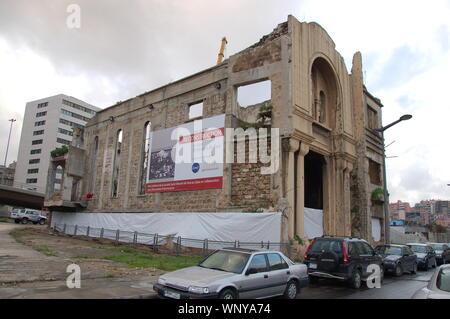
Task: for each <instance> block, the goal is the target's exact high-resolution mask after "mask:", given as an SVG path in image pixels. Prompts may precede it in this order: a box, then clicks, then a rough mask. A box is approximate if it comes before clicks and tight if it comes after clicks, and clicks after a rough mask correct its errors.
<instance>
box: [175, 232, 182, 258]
mask: <svg viewBox="0 0 450 319" xmlns="http://www.w3.org/2000/svg"><path fill="white" fill-rule="evenodd" d="M180 250H181V237H180V236H178V237H177V245H176V246H175V252H176V254H177V255H178V254H179V253H180Z"/></svg>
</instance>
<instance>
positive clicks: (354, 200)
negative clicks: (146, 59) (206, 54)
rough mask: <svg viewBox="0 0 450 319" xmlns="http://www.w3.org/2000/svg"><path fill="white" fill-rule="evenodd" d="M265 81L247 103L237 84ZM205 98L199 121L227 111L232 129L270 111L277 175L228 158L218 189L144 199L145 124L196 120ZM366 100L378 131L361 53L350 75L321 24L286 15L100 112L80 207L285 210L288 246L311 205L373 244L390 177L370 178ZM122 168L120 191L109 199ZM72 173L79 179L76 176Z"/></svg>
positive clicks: (376, 146)
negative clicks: (202, 66)
mask: <svg viewBox="0 0 450 319" xmlns="http://www.w3.org/2000/svg"><path fill="white" fill-rule="evenodd" d="M264 80H268V81H270V84H271V92H270V96H271V98H270V100H269V101H264V102H261V103H259V104H256V105H253V106H250V107H247V108H243V107H241V106H240V105H239V103H238V102H237V100H238V88H239V87H242V86H246V85H249V84H253V83H256V82H259V81H264ZM198 102H203V114H202V117H203V118H208V117H211V116H214V115H219V114H225V127H229V128H230V127H233V128H235V127H241V126H245V125H249V124H255V122H256V121H257V120H258V118H259V115H260V114H259V113H260V112H261V105H263V104H264V103H266V104H268V105H270V106H271V113H270V120H269V124H268V125H270V126H271V127H272V128H279V129H280V140H279V143H278V144H279V145H280V149H279V152H280V168H279V169H278V170H277V171H276V172H275V173H274V174H271V175H261V174H260V168H261V166H262V164H261V163H259V162H258V163H227V164H224V176H223V187H222V189H210V190H197V191H185V192H163V193H149V194H144V193H142V182H141V176H142V169H143V164H142V163H143V152H144V139H145V125H146V123H148V122H150V123H151V130H152V131H156V130H160V129H164V128H169V127H173V126H176V125H179V124H183V123H186V122H189V121H190V120H189V116H188V112H189V106H190V105H192V104H195V103H198ZM368 105H370V108H371V109H372V111H373V109H375V111H376V112H377V120H376V121H377V122H376V123H377V124H378V125H380V126H381V106H382V105H381V103H380V102H379V100H377V99H375V98H374V97H372V96H371V95H370V94H369V93H368V92H367V90H366V89H365V88H364V86H363V78H362V62H361V55H360V54H359V53H356V54H355V57H354V61H353V67H352V71H351V73H350V74H349V73H348V71H347V68H346V66H345V64H344V60H343V58H342V57H341V56H340V54H339V53H338V52H337V51H336V50H335V44H334V43H333V41H332V39H331V38H330V37H329V35H328V34H327V33H326V31H325V30H324V29H323V28H322V27H321V26H320V25H318V24H316V23H300V22H299V21H297V20H296V19H295V18H294V17H293V16H289V17H288V21H287V22H284V23H282V24H280V25H278V26H277V28H276V29H275V30H274V31H273V32H272V33H271V34H269V35H267V36H265V37H263V38H262V39H261V40H260V41H259V42H258V43H256V44H255V45H253V46H251V47H249V48H247V49H245V50H243V51H241V52H239V53H237V54H235V55H233V56H231V57H229V59H227V60H225V61H224V62H223V63H221V64H219V65H217V66H214V67H212V68H210V69H207V70H204V71H201V72H199V73H197V74H194V75H192V76H189V77H187V78H184V79H181V80H179V81H176V82H173V83H171V84H168V85H166V86H163V87H161V88H158V89H155V90H152V91H149V92H146V93H143V94H141V95H139V96H136V97H134V98H131V99H129V100H126V101H123V102H120V103H117V104H116V105H113V106H111V107H109V108H107V109H105V110H102V111H100V112H98V113H97V115H96V116H95V117H94V118H93V119H91V121H90V122H89V123H88V124H87V126H86V128H85V130H84V133H83V139H84V143H83V145H82V146H81V148H83V149H84V150H85V155H84V156H85V157H84V163H85V167H86V168H85V174H84V176H83V178H82V179H81V183H80V184H79V185H80V186H79V187H80V189H79V192H78V194H79V196H78V198H77V199H75V200H73V199H72V202H79V203H80V205H79V206H78V207H79V208H77V209H76V210H81V211H90V212H161V213H164V212H219V211H221V212H228V211H230V212H231V211H233V212H235V211H243V212H244V211H282V212H283V214H284V216H285V217H286V218H285V219H284V225H283V229H284V230H285V231H284V233H283V238H282V240H283V241H288V240H290V241H291V242H293V240H294V238H295V237H296V235H298V236H299V237H301V238H305V232H304V207H311V206H313V207H311V208H317V209H322V210H323V212H324V233H325V234H327V235H339V236H352V235H358V236H362V237H364V238H366V239H368V240H371V227H370V221H371V219H372V218H373V217H374V216H375V217H377V218H381V219H382V217H383V216H382V214H380V213H379V209H378V208H377V205H379V203H378V202H376V201H372V200H371V197H370V196H371V192H372V191H373V188H374V187H382V183H383V181H382V179H381V180H377V181H376V183H377V184H372V183H371V182H370V180H369V173H370V172H369V166H370V165H371V166H370V167H373V165H372V164H369V160H372V161H374V162H376V163H378V166H376V167H377V168H378V169H379V170H380V171H379V172H378V173H379V174H381V173H380V172H381V169H382V149H383V144H382V140H381V137H380V136H379V134H378V133H376V132H375V131H374V129H373V128H372V129H369V128H368V123H369V120H370V121H371V122H370V123H372V124H373V123H374V120H373V116H371V117H370V119H369V115H368V111H367V110H368ZM120 130H121V131H122V132H123V135H121V138H122V142H121V143H120V145H121V146H120V162H118V161H117V159H116V160H115V153H116V149H115V145H116V144H117V139H118V138H119V137H118V132H119V131H120ZM272 143H273V141H272ZM72 147H76V146H75V145H72ZM70 156H71V152H70V151H69V157H70ZM115 165H118V166H117V167H118V169H119V170H118V172H119V173H118V174H119V176H118V185H117V190H118V192H117V196H111V189H112V180H113V167H115ZM375 175H376V174H375ZM64 178H67V179H70V180H72V184H74V183H75V182H74V179H73V178H74V176H73V175H70V174H68V172H65V174H64ZM77 183H79V181H77ZM64 185H66V184H64ZM77 187H78V185H77ZM88 193H90V194H91V196H92V198H90V199H86V194H88ZM72 195H73V194H72ZM49 196H50V194H49ZM72 197H73V196H72ZM58 205H63V206H64V204H63V203H62V202H60V203H59V204H58V203H54V202H53V203H52V204H51V205H49V206H50V207H49V209H53V210H58V209H59V208H60V207H61V206H58Z"/></svg>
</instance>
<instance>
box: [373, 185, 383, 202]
mask: <svg viewBox="0 0 450 319" xmlns="http://www.w3.org/2000/svg"><path fill="white" fill-rule="evenodd" d="M372 200H378V201H383V200H384V190H383V189H382V188H376V189H374V190H373V192H372Z"/></svg>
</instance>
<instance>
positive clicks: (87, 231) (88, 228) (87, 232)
mask: <svg viewBox="0 0 450 319" xmlns="http://www.w3.org/2000/svg"><path fill="white" fill-rule="evenodd" d="M90 230H91V227H89V226H88V227H87V230H86V236H87V237H89V231H90Z"/></svg>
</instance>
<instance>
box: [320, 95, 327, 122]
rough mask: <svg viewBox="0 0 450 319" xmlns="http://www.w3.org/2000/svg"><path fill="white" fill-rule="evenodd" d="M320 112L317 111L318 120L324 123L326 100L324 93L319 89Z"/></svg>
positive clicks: (325, 118)
mask: <svg viewBox="0 0 450 319" xmlns="http://www.w3.org/2000/svg"><path fill="white" fill-rule="evenodd" d="M319 97H320V109H319V111H320V113H319V122H320V123H325V122H326V120H327V100H326V97H325V93H324V92H323V91H320V95H319Z"/></svg>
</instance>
